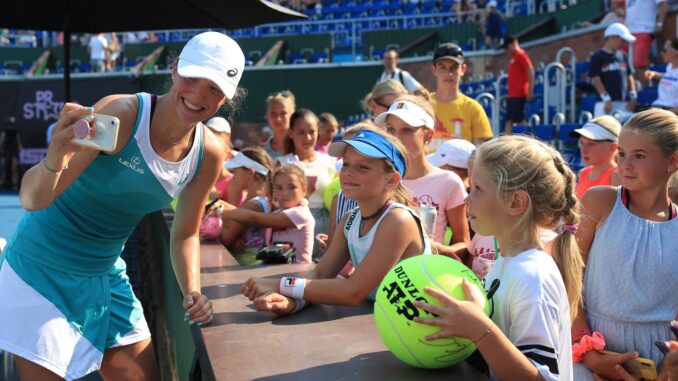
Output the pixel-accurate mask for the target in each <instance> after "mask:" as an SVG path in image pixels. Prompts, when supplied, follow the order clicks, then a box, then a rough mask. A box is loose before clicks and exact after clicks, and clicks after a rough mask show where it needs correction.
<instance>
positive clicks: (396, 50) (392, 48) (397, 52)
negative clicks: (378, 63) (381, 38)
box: [384, 46, 400, 58]
mask: <svg viewBox="0 0 678 381" xmlns="http://www.w3.org/2000/svg"><path fill="white" fill-rule="evenodd" d="M388 52H393V53H395V55H396V58H398V57H400V52H399V51H398V48H394V47H393V46H391V47H390V48H388V49H386V51H384V55H386V53H388Z"/></svg>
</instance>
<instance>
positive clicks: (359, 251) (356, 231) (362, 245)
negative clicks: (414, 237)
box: [344, 202, 431, 300]
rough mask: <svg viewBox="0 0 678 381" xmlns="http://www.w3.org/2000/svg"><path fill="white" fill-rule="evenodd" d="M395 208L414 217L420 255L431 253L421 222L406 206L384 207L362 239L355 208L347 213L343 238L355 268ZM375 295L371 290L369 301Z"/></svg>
mask: <svg viewBox="0 0 678 381" xmlns="http://www.w3.org/2000/svg"><path fill="white" fill-rule="evenodd" d="M395 208H401V209H405V210H407V211H408V212H410V214H411V215H412V217H414V220H415V221H416V222H417V226H418V227H419V236H420V237H421V239H422V240H423V242H424V251H423V253H422V254H430V253H431V243H430V242H429V240H428V237H426V234H424V229H423V228H422V226H421V220H420V219H419V216H417V214H416V213H415V212H414V211H413V210H412V209H410V208H408V207H407V206H405V205H403V204H398V203H396V202H391V203H389V205H388V206H387V207H386V210H385V211H384V212H383V213H382V214H381V216H379V219H378V220H377V222H376V223H375V224H374V226H372V228H371V229H370V231H369V232H367V234H365V235H364V236H362V237H361V236H360V218H361V217H362V216H361V214H360V208H355V209H353V210H351V211H349V212H348V218H347V219H346V224H345V225H344V236H345V237H346V241H348V251H349V253H350V255H351V260H352V261H353V264H354V265H355V267H356V268H357V267H358V266H360V263H361V262H362V261H363V260H364V259H365V257H366V256H367V253H368V252H369V251H370V248H371V247H372V241H373V240H374V236H375V235H376V234H377V230H378V229H379V225H380V224H381V221H383V219H384V217H386V215H388V214H389V213H390V212H391V211H392V210H393V209H395ZM375 294H376V290H372V292H370V295H369V297H370V299H373V300H374V296H375Z"/></svg>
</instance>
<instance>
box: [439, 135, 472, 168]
mask: <svg viewBox="0 0 678 381" xmlns="http://www.w3.org/2000/svg"><path fill="white" fill-rule="evenodd" d="M475 149H476V146H475V145H473V143H471V142H469V141H468V140H466V139H450V140H447V141H446V142H444V143H443V144H441V145H440V147H438V149H437V150H436V152H434V153H432V154H430V155H429V156H428V161H429V163H431V164H433V165H435V166H436V167H442V166H443V165H449V166H452V167H455V168H463V169H467V168H468V158H469V157H470V156H471V154H472V153H473V151H474V150H475Z"/></svg>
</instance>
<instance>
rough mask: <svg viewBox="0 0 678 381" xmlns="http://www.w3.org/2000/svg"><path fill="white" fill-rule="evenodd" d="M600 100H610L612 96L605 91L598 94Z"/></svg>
mask: <svg viewBox="0 0 678 381" xmlns="http://www.w3.org/2000/svg"><path fill="white" fill-rule="evenodd" d="M600 100H602V101H603V102H612V97H611V96H610V94H608V93H605V94H602V95H601V96H600Z"/></svg>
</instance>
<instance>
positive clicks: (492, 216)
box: [464, 165, 512, 235]
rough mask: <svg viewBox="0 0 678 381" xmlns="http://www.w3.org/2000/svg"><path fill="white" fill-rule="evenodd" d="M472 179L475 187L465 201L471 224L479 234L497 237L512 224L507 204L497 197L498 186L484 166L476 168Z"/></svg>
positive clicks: (472, 187)
mask: <svg viewBox="0 0 678 381" xmlns="http://www.w3.org/2000/svg"><path fill="white" fill-rule="evenodd" d="M471 179H472V184H473V185H472V186H471V191H470V192H469V195H468V196H467V197H466V199H465V200H464V201H465V203H466V206H467V209H466V213H467V215H468V220H469V224H470V225H471V227H472V228H473V230H474V231H475V232H476V233H477V234H480V235H496V234H497V233H499V232H501V231H502V230H503V227H505V226H510V225H505V224H506V223H508V224H511V223H512V222H510V221H509V215H508V212H507V210H506V205H505V202H504V201H502V200H501V199H500V198H499V197H497V184H495V183H494V181H493V180H492V177H490V174H489V173H488V171H487V170H486V169H485V168H484V167H483V166H482V165H479V166H477V167H475V168H474V170H473V174H472V178H471ZM507 221H508V222H507Z"/></svg>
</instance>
